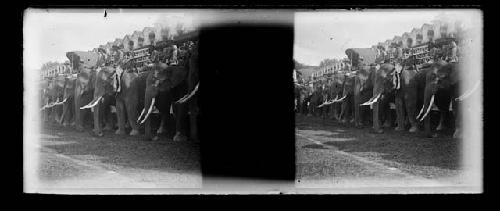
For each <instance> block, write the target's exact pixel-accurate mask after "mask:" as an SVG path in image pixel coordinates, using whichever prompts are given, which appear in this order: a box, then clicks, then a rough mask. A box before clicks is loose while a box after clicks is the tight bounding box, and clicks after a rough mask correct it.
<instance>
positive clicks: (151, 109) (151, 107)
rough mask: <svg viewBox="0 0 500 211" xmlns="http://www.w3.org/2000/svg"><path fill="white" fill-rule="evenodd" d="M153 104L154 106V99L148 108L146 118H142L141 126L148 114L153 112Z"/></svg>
mask: <svg viewBox="0 0 500 211" xmlns="http://www.w3.org/2000/svg"><path fill="white" fill-rule="evenodd" d="M154 104H155V98H153V99H152V100H151V105H150V106H149V109H148V113H146V116H145V117H144V119H143V120H142V121H141V124H143V123H144V122H145V121H146V119H148V117H149V114H151V111H153V105H154Z"/></svg>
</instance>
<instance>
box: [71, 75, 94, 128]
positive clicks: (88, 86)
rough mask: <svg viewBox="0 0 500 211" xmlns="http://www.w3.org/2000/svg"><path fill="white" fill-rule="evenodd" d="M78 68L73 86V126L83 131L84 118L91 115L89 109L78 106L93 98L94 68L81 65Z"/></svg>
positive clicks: (87, 102)
mask: <svg viewBox="0 0 500 211" xmlns="http://www.w3.org/2000/svg"><path fill="white" fill-rule="evenodd" d="M78 69H79V73H78V74H77V77H76V81H75V88H74V91H75V94H74V107H75V109H74V111H75V127H76V130H78V131H83V129H84V122H85V120H87V118H91V116H90V113H89V112H90V111H89V109H80V108H81V107H83V106H85V105H87V104H89V103H90V102H91V101H92V99H93V96H94V85H95V78H96V70H94V69H91V68H88V67H83V66H80V67H79V68H78Z"/></svg>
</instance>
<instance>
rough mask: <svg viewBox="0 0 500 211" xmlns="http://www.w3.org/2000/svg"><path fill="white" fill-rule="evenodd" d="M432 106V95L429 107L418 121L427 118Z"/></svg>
mask: <svg viewBox="0 0 500 211" xmlns="http://www.w3.org/2000/svg"><path fill="white" fill-rule="evenodd" d="M433 105H434V95H432V97H431V102H430V103H429V107H427V111H426V112H425V114H424V116H422V118H421V119H420V121H422V120H424V119H425V117H427V115H428V114H429V112H430V111H431V108H432V106H433Z"/></svg>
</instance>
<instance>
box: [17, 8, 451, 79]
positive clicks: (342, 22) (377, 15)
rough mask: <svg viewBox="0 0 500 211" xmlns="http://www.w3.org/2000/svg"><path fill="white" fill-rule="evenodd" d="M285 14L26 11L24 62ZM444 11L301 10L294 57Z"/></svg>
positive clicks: (408, 26)
mask: <svg viewBox="0 0 500 211" xmlns="http://www.w3.org/2000/svg"><path fill="white" fill-rule="evenodd" d="M207 11H208V12H207ZM230 13H232V15H231V14H230ZM447 13H450V12H449V11H447ZM242 14H243V15H242ZM280 14H284V12H283V11H274V10H273V11H271V12H269V11H264V12H263V13H257V12H256V11H247V10H243V11H233V10H227V12H221V11H220V10H164V9H162V10H133V9H128V10H122V9H113V10H109V9H108V10H107V17H104V9H84V10H82V9H79V10H76V9H75V10H70V9H50V10H43V9H27V10H26V11H25V16H24V28H23V37H24V42H23V47H24V54H23V59H24V66H25V67H26V68H28V69H39V68H40V67H41V66H42V64H44V63H46V62H48V61H57V62H64V61H65V60H67V58H66V56H65V54H66V52H68V51H75V50H79V51H88V50H92V49H93V48H95V47H98V46H99V45H102V44H106V43H107V42H109V41H114V40H115V39H116V38H123V37H124V36H125V35H126V34H132V33H133V32H134V31H135V30H142V29H143V28H144V27H147V26H153V25H154V23H162V24H163V25H170V26H173V25H175V24H177V23H183V24H184V25H185V26H196V25H198V24H200V22H203V23H205V24H206V23H210V22H211V21H215V22H220V21H221V20H228V19H229V20H232V21H234V19H238V18H240V19H241V18H247V19H256V20H260V21H262V20H264V21H268V20H274V19H279V18H280V17H281V16H280ZM440 14H441V15H442V14H443V10H424V11H422V10H419V11H414V10H413V11H412V10H407V11H401V10H399V11H394V10H392V12H391V11H389V12H388V10H383V11H381V10H368V11H363V12H359V11H357V12H352V11H341V10H321V11H312V12H297V13H295V19H294V27H295V44H294V58H295V59H296V60H297V61H299V62H301V63H304V64H307V65H318V64H319V62H320V61H321V60H323V59H325V58H330V59H331V58H343V57H345V53H344V52H345V49H347V48H353V47H360V48H368V47H371V46H372V45H374V44H377V43H378V42H382V41H385V40H387V39H392V38H393V37H394V36H395V35H402V34H403V33H404V32H408V31H411V30H412V29H413V28H414V27H420V26H422V24H424V23H430V22H431V21H432V20H433V19H434V18H435V17H436V16H437V15H440ZM241 15H242V16H241ZM240 16H241V17H240ZM283 17H284V18H285V19H286V16H283Z"/></svg>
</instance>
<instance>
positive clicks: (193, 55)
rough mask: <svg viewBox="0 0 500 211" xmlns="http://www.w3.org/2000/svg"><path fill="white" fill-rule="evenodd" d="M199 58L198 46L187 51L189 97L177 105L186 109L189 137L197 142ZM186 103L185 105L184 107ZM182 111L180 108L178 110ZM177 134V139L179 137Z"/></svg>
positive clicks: (186, 96)
mask: <svg viewBox="0 0 500 211" xmlns="http://www.w3.org/2000/svg"><path fill="white" fill-rule="evenodd" d="M198 65H199V57H198V46H197V45H194V46H193V47H192V49H191V50H190V51H189V53H188V55H187V68H188V70H189V72H188V76H187V85H188V91H189V95H185V97H183V98H182V99H181V100H180V101H177V102H176V103H179V104H180V106H182V105H183V104H184V106H187V107H188V114H189V124H190V130H189V132H190V137H191V139H193V140H195V141H197V140H198V125H199V120H198V119H199V114H200V113H199V107H198V97H197V96H198V95H197V94H196V93H197V90H198V87H199V83H200V78H199V72H198V71H199V66H198ZM186 103H187V105H186ZM180 110H182V108H181V109H180ZM180 135H181V134H179V136H178V137H180Z"/></svg>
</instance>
